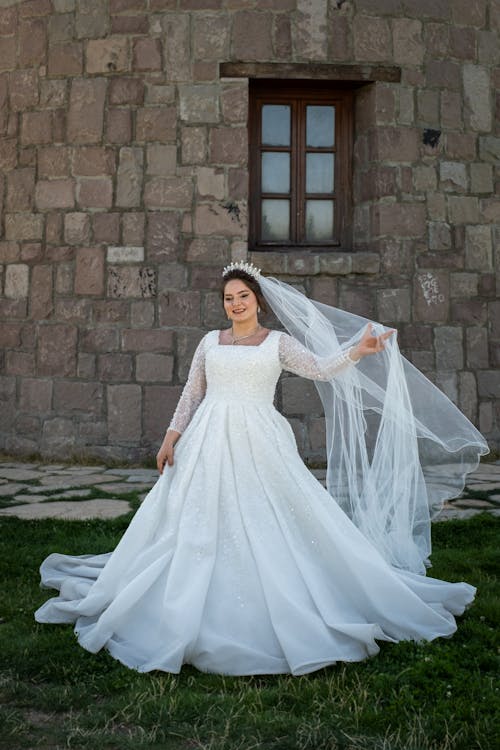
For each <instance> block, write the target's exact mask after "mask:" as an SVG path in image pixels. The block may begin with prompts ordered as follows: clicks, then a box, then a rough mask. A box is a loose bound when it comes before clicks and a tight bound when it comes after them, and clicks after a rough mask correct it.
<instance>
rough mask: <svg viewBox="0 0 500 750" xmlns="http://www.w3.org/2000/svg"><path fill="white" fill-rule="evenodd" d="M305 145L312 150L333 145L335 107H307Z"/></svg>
mask: <svg viewBox="0 0 500 750" xmlns="http://www.w3.org/2000/svg"><path fill="white" fill-rule="evenodd" d="M306 143H307V145H308V146H310V147H312V148H332V146H333V145H334V144H335V107H318V106H308V107H307V121H306Z"/></svg>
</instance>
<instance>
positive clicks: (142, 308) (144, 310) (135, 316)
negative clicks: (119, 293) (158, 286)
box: [130, 300, 155, 328]
mask: <svg viewBox="0 0 500 750" xmlns="http://www.w3.org/2000/svg"><path fill="white" fill-rule="evenodd" d="M154 322H155V304H154V302H153V301H151V300H138V301H137V302H132V304H131V305H130V323H131V325H132V326H133V327H134V328H152V327H153V325H154Z"/></svg>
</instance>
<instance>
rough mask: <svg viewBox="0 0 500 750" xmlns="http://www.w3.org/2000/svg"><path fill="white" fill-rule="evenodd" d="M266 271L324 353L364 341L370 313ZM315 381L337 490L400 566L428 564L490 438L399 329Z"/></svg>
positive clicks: (418, 568) (268, 290)
mask: <svg viewBox="0 0 500 750" xmlns="http://www.w3.org/2000/svg"><path fill="white" fill-rule="evenodd" d="M258 280H259V284H260V287H261V290H262V293H263V295H264V297H265V299H266V301H267V303H268V304H269V306H270V308H271V309H272V311H273V312H274V314H275V315H276V317H277V318H278V319H279V320H280V322H281V323H282V325H283V326H284V328H285V329H286V330H287V331H288V332H289V333H290V334H291V335H292V336H294V337H295V338H296V339H298V340H299V341H301V342H302V343H303V344H304V345H305V346H306V347H307V348H308V349H310V350H311V351H313V352H315V354H317V355H318V356H320V357H330V356H336V355H337V354H338V353H339V352H340V351H341V350H344V349H345V348H346V347H349V346H352V345H353V344H355V343H356V342H357V341H358V340H359V338H360V337H361V334H362V333H363V331H364V330H365V327H366V325H367V324H368V323H369V322H370V321H368V320H367V319H365V318H362V317H360V316H358V315H354V314H352V313H349V312H345V311H343V310H339V309H337V308H335V307H331V306H329V305H325V304H323V303H320V302H316V301H314V300H310V299H308V298H307V297H306V296H305V295H304V294H302V293H301V292H300V291H298V290H297V289H295V288H294V287H292V286H290V285H289V284H285V283H284V282H282V281H279V280H278V279H274V278H270V277H264V276H260V277H259V279H258ZM372 326H373V328H374V329H375V332H376V333H382V332H383V331H384V330H387V329H386V328H385V327H384V326H382V325H381V324H379V323H375V322H372ZM315 385H316V387H317V389H318V391H319V395H320V397H321V401H322V403H323V408H324V413H325V421H326V442H327V463H328V469H327V487H328V491H329V492H330V494H331V495H332V497H333V498H334V499H335V501H336V502H337V503H339V505H340V506H341V507H342V508H343V509H344V511H345V512H346V513H347V514H348V515H349V517H350V518H351V519H352V520H353V522H354V523H355V524H356V525H357V526H358V528H359V529H360V530H361V531H362V532H363V534H364V535H365V536H366V537H367V538H368V539H369V540H370V541H371V542H372V543H373V544H374V546H375V547H376V548H377V549H378V550H379V552H381V553H382V555H383V556H384V558H385V559H386V560H387V561H388V562H389V563H390V564H391V565H394V566H395V567H398V568H403V569H406V570H410V571H412V572H416V573H424V572H425V567H426V565H428V564H429V562H428V559H429V554H430V551H431V542H430V520H431V518H432V517H433V516H434V515H435V514H437V513H438V512H439V510H440V509H441V507H442V505H443V502H444V501H445V500H446V499H447V498H451V497H456V496H457V495H458V494H459V493H460V492H461V490H462V489H463V486H464V481H465V476H466V474H467V473H468V472H470V471H472V470H473V469H474V468H475V467H476V466H477V464H478V462H479V458H480V456H481V455H484V454H485V453H487V452H488V446H487V443H486V441H485V440H484V438H483V436H482V435H481V434H480V433H479V432H478V431H477V430H476V428H475V427H474V425H472V423H471V422H469V420H468V419H467V418H466V417H465V416H464V415H463V414H462V413H461V412H460V411H459V410H458V409H457V407H456V406H455V405H454V404H453V403H452V402H451V401H450V400H449V399H448V398H447V397H446V396H445V395H444V394H443V393H442V392H441V391H440V390H439V389H438V388H436V387H435V386H434V385H433V384H432V383H431V382H430V381H429V380H428V379H427V378H426V377H425V376H424V375H423V374H422V373H421V372H419V370H417V369H416V368H415V367H413V365H412V364H411V363H410V362H409V361H408V360H407V359H405V358H404V357H403V356H402V355H401V353H400V350H399V346H398V342H397V335H394V336H391V337H390V338H389V339H388V342H387V345H386V348H385V350H384V351H383V352H381V353H379V354H377V355H374V356H369V357H364V358H363V359H362V360H361V361H360V363H359V364H358V365H357V366H356V367H351V368H349V369H348V370H346V371H344V372H343V373H342V374H341V375H339V376H337V377H336V378H334V379H332V380H331V381H328V382H316V383H315Z"/></svg>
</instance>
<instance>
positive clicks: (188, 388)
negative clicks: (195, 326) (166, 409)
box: [168, 336, 207, 432]
mask: <svg viewBox="0 0 500 750" xmlns="http://www.w3.org/2000/svg"><path fill="white" fill-rule="evenodd" d="M205 339H206V336H204V337H203V338H202V340H201V341H200V343H199V344H198V347H197V349H196V351H195V353H194V356H193V361H192V362H191V367H190V368H189V375H188V379H187V381H186V385H185V386H184V388H183V390H182V394H181V397H180V399H179V403H178V404H177V408H176V410H175V412H174V416H173V417H172V421H171V422H170V424H169V426H168V429H169V430H175V431H176V432H184V430H185V429H186V427H187V426H188V424H189V423H190V421H191V419H192V418H193V415H194V413H195V411H196V409H197V408H198V406H199V405H200V404H201V402H202V401H203V399H204V397H205V392H206V390H207V381H206V377H205Z"/></svg>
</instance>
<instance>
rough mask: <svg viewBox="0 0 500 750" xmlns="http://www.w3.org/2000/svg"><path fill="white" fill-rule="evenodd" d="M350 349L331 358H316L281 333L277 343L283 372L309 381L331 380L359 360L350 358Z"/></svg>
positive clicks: (298, 343)
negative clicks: (285, 371)
mask: <svg viewBox="0 0 500 750" xmlns="http://www.w3.org/2000/svg"><path fill="white" fill-rule="evenodd" d="M350 352H351V349H348V350H347V351H343V352H340V353H338V354H335V355H333V356H331V357H318V356H316V354H314V352H311V351H309V349H306V347H305V346H303V345H302V344H301V343H300V341H297V339H294V338H293V337H292V336H289V335H288V334H287V333H282V334H281V337H280V342H279V355H280V363H281V366H282V368H283V369H284V370H287V371H288V372H293V373H294V374H295V375H300V376H301V377H303V378H309V380H331V378H334V377H335V376H336V375H338V374H340V373H341V372H343V371H344V370H346V369H347V368H348V367H352V366H353V365H355V364H356V362H358V361H359V360H358V359H357V358H356V359H354V358H352V359H351V356H350Z"/></svg>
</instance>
